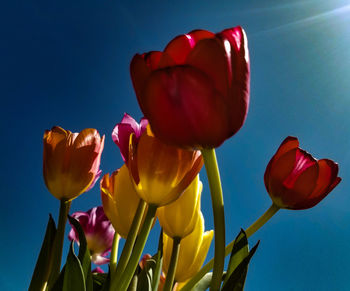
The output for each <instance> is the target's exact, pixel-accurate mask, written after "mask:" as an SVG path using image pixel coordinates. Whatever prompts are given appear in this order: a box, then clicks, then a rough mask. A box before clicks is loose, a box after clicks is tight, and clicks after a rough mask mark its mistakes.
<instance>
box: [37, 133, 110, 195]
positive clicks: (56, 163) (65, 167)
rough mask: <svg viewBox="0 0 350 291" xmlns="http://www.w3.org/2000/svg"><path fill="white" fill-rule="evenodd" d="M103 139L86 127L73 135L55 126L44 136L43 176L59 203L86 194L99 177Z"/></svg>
mask: <svg viewBox="0 0 350 291" xmlns="http://www.w3.org/2000/svg"><path fill="white" fill-rule="evenodd" d="M103 146H104V136H103V137H102V138H101V137H100V135H99V133H98V132H97V130H96V129H92V128H87V129H84V130H83V131H81V132H80V133H72V132H70V131H69V130H64V129H63V128H61V127H58V126H55V127H53V128H52V129H51V130H47V131H45V133H44V163H43V173H44V180H45V184H46V186H47V188H48V189H49V191H50V192H51V194H52V195H53V196H55V197H56V198H57V199H60V200H71V199H74V198H76V197H77V196H79V195H80V194H82V193H83V192H85V191H87V190H88V189H89V188H91V187H90V186H91V185H93V183H94V182H96V178H97V177H98V176H99V173H100V171H99V167H100V160H101V154H102V151H103Z"/></svg>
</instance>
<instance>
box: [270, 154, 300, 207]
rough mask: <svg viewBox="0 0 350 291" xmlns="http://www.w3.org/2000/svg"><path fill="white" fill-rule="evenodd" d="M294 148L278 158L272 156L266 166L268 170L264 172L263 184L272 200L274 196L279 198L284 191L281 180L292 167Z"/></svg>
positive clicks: (294, 157) (294, 155) (288, 173)
mask: <svg viewBox="0 0 350 291" xmlns="http://www.w3.org/2000/svg"><path fill="white" fill-rule="evenodd" d="M296 151H297V150H296V149H294V150H291V151H288V152H287V153H285V154H284V155H282V156H281V157H280V158H279V159H275V158H273V159H272V160H271V161H270V164H269V166H268V168H269V171H268V173H265V185H266V189H267V190H268V193H269V194H270V196H271V198H272V200H274V199H275V198H276V197H279V198H280V199H281V196H283V194H284V192H285V187H284V186H283V181H284V180H285V179H286V178H287V177H288V175H290V173H291V172H292V171H293V169H294V164H295V159H296Z"/></svg>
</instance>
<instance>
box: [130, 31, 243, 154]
mask: <svg viewBox="0 0 350 291" xmlns="http://www.w3.org/2000/svg"><path fill="white" fill-rule="evenodd" d="M130 71H131V78H132V81H133V85H134V88H135V92H136V96H137V98H138V102H139V104H140V107H141V110H142V112H143V113H144V115H145V117H146V118H147V119H148V120H149V122H150V124H151V127H152V131H153V132H154V134H155V135H156V136H157V137H158V138H159V139H161V140H162V141H163V142H167V143H170V144H174V145H177V146H181V147H190V148H194V147H196V148H213V147H218V146H219V145H220V144H222V143H223V142H224V140H226V139H227V138H229V137H231V136H232V135H233V134H235V133H236V132H237V131H238V130H239V129H240V128H241V127H242V125H243V123H244V121H245V118H246V115H247V111H248V105H249V80H250V74H249V53H248V46H247V39H246V36H245V32H244V30H243V29H242V28H241V27H239V26H238V27H235V28H230V29H226V30H224V31H222V32H220V33H218V34H214V33H212V32H209V31H205V30H194V31H192V32H190V33H188V34H184V35H180V36H177V37H176V38H174V39H173V40H172V41H171V42H170V43H169V44H168V45H167V46H166V48H165V50H164V51H163V52H159V51H153V52H150V53H147V54H142V55H139V54H136V55H135V56H134V58H133V59H132V61H131V65H130Z"/></svg>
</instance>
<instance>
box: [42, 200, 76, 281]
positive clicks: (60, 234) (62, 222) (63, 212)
mask: <svg viewBox="0 0 350 291" xmlns="http://www.w3.org/2000/svg"><path fill="white" fill-rule="evenodd" d="M71 204H72V201H68V200H64V199H62V200H61V201H60V212H59V216H58V225H57V232H56V236H55V240H54V243H53V245H54V247H53V257H52V269H51V274H50V278H49V281H48V286H49V287H51V286H53V284H54V283H55V281H56V280H57V278H58V275H59V273H60V270H61V260H62V248H63V241H64V232H65V229H66V222H67V218H68V213H69V209H70V206H71Z"/></svg>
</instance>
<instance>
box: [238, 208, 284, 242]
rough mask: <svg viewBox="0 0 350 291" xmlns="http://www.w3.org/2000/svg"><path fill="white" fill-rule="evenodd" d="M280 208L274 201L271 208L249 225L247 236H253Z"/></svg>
mask: <svg viewBox="0 0 350 291" xmlns="http://www.w3.org/2000/svg"><path fill="white" fill-rule="evenodd" d="M278 210H280V208H279V207H278V206H277V205H276V204H275V203H272V205H271V206H270V208H269V209H267V210H266V211H265V213H264V214H263V215H261V216H260V217H259V218H258V219H257V220H256V221H255V222H254V223H253V224H252V225H251V226H249V227H248V228H247V229H246V231H245V234H246V235H247V237H251V236H252V235H253V234H254V233H255V232H256V231H257V230H258V229H259V228H261V227H262V226H263V225H264V224H265V223H266V222H267V221H268V220H269V219H270V218H271V217H272V216H274V214H275V213H276V212H277V211H278Z"/></svg>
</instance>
